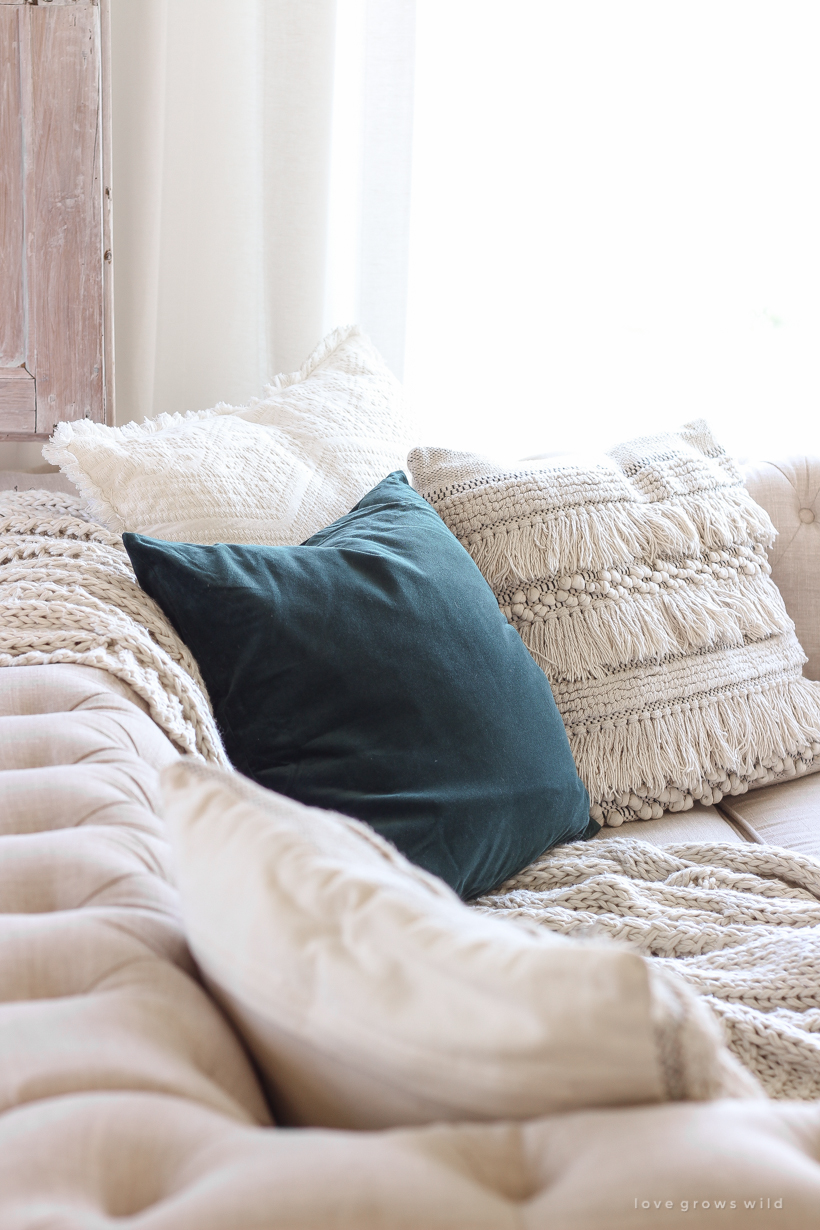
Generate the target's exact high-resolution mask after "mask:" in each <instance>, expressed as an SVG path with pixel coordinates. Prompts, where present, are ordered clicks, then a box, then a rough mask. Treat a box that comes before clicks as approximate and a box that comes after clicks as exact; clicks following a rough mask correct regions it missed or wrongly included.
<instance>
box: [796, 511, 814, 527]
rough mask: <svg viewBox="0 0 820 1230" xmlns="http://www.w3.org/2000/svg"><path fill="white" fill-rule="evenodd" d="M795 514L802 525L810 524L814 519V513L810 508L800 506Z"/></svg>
mask: <svg viewBox="0 0 820 1230" xmlns="http://www.w3.org/2000/svg"><path fill="white" fill-rule="evenodd" d="M797 515H798V517H799V518H800V520H801V521H802V522H803V524H804V525H811V523H812V521H813V520H814V513H813V512H812V510H811V509H810V508H801V509H800V512H799V513H798V514H797Z"/></svg>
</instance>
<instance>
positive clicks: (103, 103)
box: [100, 0, 117, 427]
mask: <svg viewBox="0 0 820 1230" xmlns="http://www.w3.org/2000/svg"><path fill="white" fill-rule="evenodd" d="M100 86H101V89H100V114H101V116H102V129H101V130H102V176H103V180H102V182H103V196H102V218H103V244H102V246H103V371H104V377H105V389H104V392H105V422H106V423H108V424H109V426H111V427H113V426H114V424H115V423H116V421H117V416H116V406H115V403H114V204H113V174H112V172H113V157H112V155H113V149H114V145H113V130H112V112H111V0H100Z"/></svg>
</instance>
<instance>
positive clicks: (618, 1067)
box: [162, 758, 759, 1224]
mask: <svg viewBox="0 0 820 1230" xmlns="http://www.w3.org/2000/svg"><path fill="white" fill-rule="evenodd" d="M162 790H163V797H164V811H165V817H166V820H167V822H168V828H169V833H170V836H171V840H172V842H173V846H174V852H175V855H176V864H177V882H178V884H179V889H180V893H181V897H182V912H183V917H184V920H185V929H186V934H187V937H188V940H189V942H190V945H191V949H192V951H193V953H194V955H195V957H196V960H197V963H198V965H199V968H200V969H201V970H202V972H203V974H204V976H205V978H206V980H207V982H208V984H209V986H210V987H211V989H212V990H213V991H214V993H215V995H216V998H217V999H218V1000H219V1001H220V1002H221V1004H222V1005H223V1007H224V1008H225V1010H226V1012H227V1013H228V1015H229V1016H230V1018H231V1019H232V1020H233V1022H234V1024H235V1026H236V1027H237V1030H238V1031H239V1033H240V1034H241V1035H242V1037H243V1038H244V1040H245V1042H246V1044H247V1046H248V1049H249V1050H250V1052H251V1054H252V1055H253V1057H254V1059H255V1061H256V1063H257V1066H258V1068H259V1071H260V1073H261V1074H262V1077H263V1080H264V1082H265V1085H266V1087H267V1089H268V1092H269V1094H270V1096H271V1101H272V1104H273V1108H274V1113H275V1117H276V1121H277V1122H278V1123H288V1124H303V1125H320V1126H321V1125H324V1126H332V1127H343V1128H380V1127H393V1126H398V1125H401V1124H412V1123H428V1122H435V1121H440V1120H459V1119H499V1118H503V1119H507V1118H514V1119H529V1118H532V1117H534V1116H536V1115H543V1114H548V1113H551V1112H553V1111H564V1110H570V1109H573V1108H577V1107H582V1106H612V1105H619V1104H623V1103H637V1102H656V1101H661V1100H665V1099H695V1100H697V1099H701V1098H704V1099H705V1098H714V1097H721V1096H737V1095H740V1096H749V1095H750V1094H751V1095H755V1094H756V1093H758V1092H759V1090H758V1088H757V1086H756V1083H755V1082H754V1080H753V1079H752V1078H750V1077H749V1076H748V1074H746V1073H745V1072H744V1071H743V1070H742V1069H741V1068H740V1065H739V1064H738V1063H737V1062H736V1061H735V1060H734V1059H733V1057H732V1056H731V1055H730V1054H729V1053H728V1051H726V1049H725V1047H724V1046H723V1045H722V1043H721V1041H720V1036H719V1031H718V1030H717V1029H716V1027H715V1023H714V1021H713V1019H712V1018H711V1016H710V1014H709V1012H708V1009H706V1007H705V1005H704V1004H703V1002H702V1001H700V1000H698V999H697V997H696V996H694V995H693V994H692V992H691V991H689V990H688V988H687V987H686V986H684V985H683V984H682V983H680V982H679V981H678V980H677V979H674V978H673V977H670V976H669V975H667V974H666V973H665V972H662V971H659V970H655V969H652V968H650V966H649V965H648V964H647V962H645V961H644V960H643V958H642V957H640V956H638V955H636V954H635V953H631V952H627V951H626V950H624V949H622V948H621V947H619V946H615V945H608V944H603V943H598V944H592V943H588V942H586V943H585V942H581V941H577V940H568V939H565V938H564V937H563V936H559V935H554V934H552V933H551V932H549V931H546V930H543V929H542V930H539V931H530V930H525V929H524V928H522V927H518V926H516V925H514V924H512V923H509V922H506V921H501V920H499V919H495V918H491V917H487V916H486V915H484V914H480V913H479V912H478V911H476V910H472V909H470V908H469V907H467V906H465V905H463V904H462V903H461V902H460V901H459V900H458V898H457V897H456V896H455V894H454V893H452V892H451V891H450V890H449V889H448V888H447V887H446V886H445V885H444V884H442V882H441V881H440V880H436V879H434V878H433V877H432V876H429V875H427V874H426V873H425V872H423V871H420V870H418V868H416V867H413V866H412V865H411V864H410V863H408V862H407V860H406V859H404V858H403V857H402V856H401V855H400V854H399V853H398V852H397V851H396V850H395V849H394V848H393V847H392V846H390V845H389V844H388V843H387V842H385V841H383V840H382V839H381V838H380V837H378V836H377V835H376V834H375V833H374V832H373V831H372V829H369V828H368V827H367V826H366V825H363V824H360V823H359V822H358V821H356V820H348V819H346V818H344V817H342V816H339V815H334V814H333V813H332V812H329V811H320V810H318V809H317V808H312V807H305V806H304V805H303V804H301V803H297V802H295V801H294V800H292V799H286V798H284V797H282V796H281V795H277V794H274V793H273V792H272V791H270V790H264V789H262V788H261V787H260V786H257V785H255V784H254V783H252V782H250V781H248V780H247V779H246V778H243V777H240V776H239V774H231V773H226V772H225V771H223V770H220V769H212V768H210V767H206V766H204V765H199V764H196V763H193V762H192V761H191V760H190V758H188V759H186V760H180V761H177V763H176V764H174V765H172V766H170V767H169V768H167V769H166V770H165V771H164V772H163V774H162ZM369 1224H374V1223H372V1222H371V1223H369ZM382 1224H383V1223H382ZM459 1224H460V1223H459ZM487 1224H489V1223H487Z"/></svg>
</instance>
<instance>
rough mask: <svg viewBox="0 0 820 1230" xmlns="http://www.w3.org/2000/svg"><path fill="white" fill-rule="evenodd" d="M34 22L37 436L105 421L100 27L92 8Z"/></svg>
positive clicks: (63, 10) (30, 11)
mask: <svg viewBox="0 0 820 1230" xmlns="http://www.w3.org/2000/svg"><path fill="white" fill-rule="evenodd" d="M21 16H24V17H27V18H28V20H29V23H30V47H31V91H32V110H31V116H32V124H31V132H30V137H29V138H28V141H27V144H28V148H29V151H30V153H29V159H28V161H29V165H30V166H31V168H32V170H33V174H32V177H31V180H32V181H33V182H31V181H30V182H29V183H28V184H27V185H26V196H27V202H26V230H27V238H28V250H29V251H30V252H31V253H32V254H33V255H32V261H31V264H30V266H29V285H30V287H32V286H33V288H34V293H33V294H31V293H30V309H29V317H30V320H29V329H30V332H31V331H32V330H33V332H34V335H35V337H36V353H35V356H34V363H33V365H32V364H31V363H29V364H28V366H29V369H30V370H32V371H34V373H35V375H36V378H37V433H38V434H43V433H50V432H51V431H52V430H53V428H54V424H55V423H57V422H59V421H60V420H63V419H78V418H90V419H94V420H96V421H98V422H102V421H103V420H104V417H105V407H104V373H103V354H102V330H103V274H102V264H103V262H102V203H101V202H102V183H101V172H102V159H101V148H100V147H101V130H100V23H99V8H98V7H96V6H92V5H87V4H86V5H81V4H71V5H56V6H55V5H53V4H52V5H49V6H48V7H45V6H41V5H37V6H36V7H34V6H29V7H27V8H26V9H25V10H24V11H23V14H21Z"/></svg>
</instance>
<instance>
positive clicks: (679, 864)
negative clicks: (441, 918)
mask: <svg viewBox="0 0 820 1230" xmlns="http://www.w3.org/2000/svg"><path fill="white" fill-rule="evenodd" d="M475 905H476V907H477V908H478V909H481V910H482V911H486V912H490V911H492V912H497V913H499V914H501V915H504V916H506V917H507V918H511V919H515V920H518V921H525V922H528V923H530V924H536V925H539V926H542V927H547V928H548V929H549V930H551V931H559V932H561V933H562V934H564V935H571V936H574V937H587V936H588V937H590V938H595V939H600V938H601V937H603V936H607V937H609V938H610V939H612V940H615V941H617V942H619V943H624V944H628V945H629V946H630V947H631V948H632V949H634V950H637V951H638V952H640V953H642V954H643V955H644V956H646V957H649V958H651V959H652V963H653V964H655V965H656V966H660V967H661V968H664V969H667V970H673V971H674V972H675V973H676V974H678V975H679V976H681V977H682V978H684V979H685V980H686V981H687V982H688V983H689V985H690V986H691V987H693V988H694V989H695V990H697V991H698V992H700V994H701V996H702V997H703V998H704V999H705V1000H706V1002H707V1003H708V1004H709V1005H710V1007H711V1008H712V1009H713V1011H714V1012H715V1014H716V1015H717V1016H718V1017H719V1018H720V1020H721V1021H722V1023H723V1027H724V1031H725V1034H726V1039H727V1041H728V1043H729V1046H730V1048H731V1050H732V1051H733V1052H734V1054H735V1056H736V1057H737V1058H738V1059H739V1060H740V1061H741V1063H743V1065H744V1066H745V1067H746V1068H747V1069H748V1070H750V1071H751V1072H753V1073H754V1074H755V1075H756V1076H757V1078H758V1080H759V1081H760V1083H761V1084H762V1086H763V1088H764V1089H765V1091H766V1092H767V1093H768V1094H769V1095H770V1096H771V1097H776V1098H803V1099H814V1098H820V862H819V861H818V860H816V859H813V858H810V857H808V856H807V855H802V854H797V853H795V852H794V851H791V850H782V849H778V848H777V847H774V846H763V845H752V844H748V845H747V844H745V843H744V844H742V845H740V844H734V843H728V842H726V843H724V842H704V843H698V844H696V843H687V844H682V845H674V846H665V847H658V846H653V845H650V844H649V843H648V842H645V841H640V840H638V839H635V838H631V837H630V838H621V837H620V836H619V837H617V838H611V839H609V840H602V839H600V838H598V839H595V840H593V841H591V842H586V843H583V844H578V845H571V846H563V847H561V848H560V849H557V850H553V851H550V852H549V853H548V854H547V855H545V857H544V858H542V859H540V860H539V861H538V862H537V863H534V864H533V865H532V866H530V867H528V868H526V870H525V871H522V872H521V873H520V875H518V876H516V877H514V879H512V880H508V881H507V883H506V884H504V885H502V886H501V888H500V889H499V890H498V892H497V893H495V894H493V895H491V896H487V897H481V898H479V899H478V901H477V902H476V903H475Z"/></svg>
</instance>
